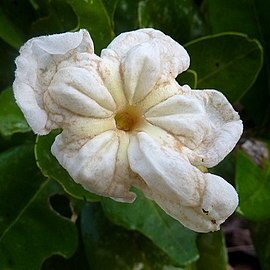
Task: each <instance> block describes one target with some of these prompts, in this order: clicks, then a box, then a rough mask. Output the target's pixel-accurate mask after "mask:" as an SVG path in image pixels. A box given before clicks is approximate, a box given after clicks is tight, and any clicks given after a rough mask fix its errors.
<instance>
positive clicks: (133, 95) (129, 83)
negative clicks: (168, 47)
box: [121, 43, 161, 104]
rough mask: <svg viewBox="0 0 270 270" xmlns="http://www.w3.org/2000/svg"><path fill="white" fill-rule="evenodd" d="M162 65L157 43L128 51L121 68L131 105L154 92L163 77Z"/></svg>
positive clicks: (140, 45) (138, 46)
mask: <svg viewBox="0 0 270 270" xmlns="http://www.w3.org/2000/svg"><path fill="white" fill-rule="evenodd" d="M160 65H161V64H160V57H159V51H158V48H157V46H156V45H155V43H142V44H139V45H137V46H136V47H133V48H132V49H130V50H129V51H128V53H127V55H126V56H125V58H124V60H123V62H122V66H121V67H122V74H123V80H124V90H125V94H126V97H127V100H128V102H129V104H134V103H137V102H139V101H141V100H142V99H144V97H145V96H146V95H147V94H148V93H149V92H150V91H152V90H153V88H154V86H155V85H156V83H157V81H158V79H159V77H160V75H161V74H160V70H161V66H160Z"/></svg>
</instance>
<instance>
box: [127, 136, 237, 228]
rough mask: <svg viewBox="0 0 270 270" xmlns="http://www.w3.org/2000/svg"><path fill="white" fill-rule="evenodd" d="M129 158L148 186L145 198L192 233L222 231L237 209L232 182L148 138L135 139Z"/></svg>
mask: <svg viewBox="0 0 270 270" xmlns="http://www.w3.org/2000/svg"><path fill="white" fill-rule="evenodd" d="M128 157H129V161H130V166H131V169H132V170H133V171H135V172H136V173H138V174H139V175H140V176H141V177H142V179H143V180H144V181H145V183H146V184H147V188H144V187H142V186H140V188H141V189H142V190H143V191H144V193H145V195H146V196H147V197H148V198H150V199H152V200H154V201H155V202H156V203H157V204H158V205H159V206H160V207H161V208H162V209H164V210H165V211H166V212H167V213H168V214H169V215H171V216H172V217H174V218H175V219H177V220H178V221H180V222H181V223H183V224H184V225H185V226H186V227H188V228H190V229H192V230H195V231H198V232H209V231H216V230H218V229H219V226H220V224H221V223H223V222H224V221H225V219H226V218H228V217H229V216H230V215H231V214H232V213H233V211H234V210H235V208H236V207H237V204H238V196H237V193H236V191H235V190H234V188H233V187H232V186H231V185H230V184H229V183H228V182H226V181H225V180H224V179H222V178H221V177H219V176H215V175H212V174H209V173H207V174H204V173H202V172H201V171H199V170H198V169H197V168H195V167H193V166H192V165H191V164H189V163H188V161H186V160H185V159H181V157H180V156H179V155H177V154H175V153H173V152H171V151H170V150H169V149H166V148H164V147H162V146H160V145H159V144H157V143H155V142H154V141H153V140H152V139H151V138H150V137H149V136H148V135H147V134H144V133H139V134H138V135H136V136H133V137H132V139H131V143H130V146H129V149H128Z"/></svg>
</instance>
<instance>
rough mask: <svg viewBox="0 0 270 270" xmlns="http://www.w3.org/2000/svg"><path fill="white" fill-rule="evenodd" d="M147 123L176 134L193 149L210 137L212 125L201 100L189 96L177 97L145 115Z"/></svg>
mask: <svg viewBox="0 0 270 270" xmlns="http://www.w3.org/2000/svg"><path fill="white" fill-rule="evenodd" d="M145 118H146V120H147V121H149V122H150V123H152V124H153V125H156V126H159V127H161V128H163V129H165V130H166V131H168V132H169V133H170V134H174V135H175V136H177V137H178V139H179V140H180V141H181V142H182V143H183V145H184V146H187V147H189V148H191V149H194V148H196V147H198V145H199V144H200V143H201V142H202V141H203V140H204V138H205V137H206V136H208V132H209V129H210V127H211V124H210V123H209V121H207V114H206V112H205V108H204V107H203V104H202V103H201V102H200V100H197V99H195V98H194V97H192V96H187V95H183V94H181V95H175V96H172V97H170V98H168V99H167V100H165V101H163V102H161V103H159V104H157V105H156V106H154V107H153V108H151V109H150V110H149V111H148V112H146V113H145Z"/></svg>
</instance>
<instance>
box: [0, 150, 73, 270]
mask: <svg viewBox="0 0 270 270" xmlns="http://www.w3.org/2000/svg"><path fill="white" fill-rule="evenodd" d="M0 171H1V175H0V217H1V218H0V269H12V270H28V269H33V270H35V269H40V266H41V264H42V262H43V261H44V260H45V259H46V258H47V257H49V256H51V255H52V254H61V255H62V256H65V257H68V256H70V255H71V254H72V253H73V252H74V250H75V248H76V245H77V232H76V228H75V226H74V224H73V223H72V222H71V221H70V220H68V219H66V218H63V217H61V216H60V215H59V214H57V213H56V212H54V210H53V209H52V208H51V205H50V203H49V198H50V197H51V196H52V195H54V194H56V193H59V192H62V189H61V188H60V186H58V185H56V183H55V182H53V181H51V180H45V181H44V180H43V177H42V175H41V174H40V173H39V170H38V168H37V167H36V165H35V160H34V155H33V147H32V146H31V145H30V146H27V145H25V146H20V147H17V148H14V149H12V150H9V151H7V152H4V153H2V154H1V155H0ZM66 236H68V237H66Z"/></svg>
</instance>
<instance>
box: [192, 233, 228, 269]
mask: <svg viewBox="0 0 270 270" xmlns="http://www.w3.org/2000/svg"><path fill="white" fill-rule="evenodd" d="M197 244H198V249H199V253H200V258H199V260H198V261H197V263H196V266H197V269H198V270H209V269H215V270H227V269H228V268H227V266H228V258H227V250H226V245H225V239H224V236H223V232H222V231H221V230H220V231H217V232H212V233H206V234H199V235H198V239H197Z"/></svg>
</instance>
